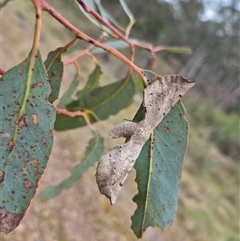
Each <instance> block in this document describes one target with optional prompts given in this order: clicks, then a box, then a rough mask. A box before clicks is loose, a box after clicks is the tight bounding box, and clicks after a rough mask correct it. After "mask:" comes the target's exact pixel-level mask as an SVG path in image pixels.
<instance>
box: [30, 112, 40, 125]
mask: <svg viewBox="0 0 240 241" xmlns="http://www.w3.org/2000/svg"><path fill="white" fill-rule="evenodd" d="M31 117H32V122H33V124H34V125H36V126H38V124H39V120H38V116H37V115H36V114H31Z"/></svg>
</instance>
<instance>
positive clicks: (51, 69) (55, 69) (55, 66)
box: [44, 48, 63, 103]
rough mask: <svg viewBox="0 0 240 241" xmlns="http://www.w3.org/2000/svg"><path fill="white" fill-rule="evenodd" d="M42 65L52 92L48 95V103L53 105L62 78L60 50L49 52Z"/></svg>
mask: <svg viewBox="0 0 240 241" xmlns="http://www.w3.org/2000/svg"><path fill="white" fill-rule="evenodd" d="M44 65H45V67H46V70H47V73H48V79H49V83H50V86H51V89H52V92H51V94H50V95H49V102H50V103H53V102H54V101H55V100H56V99H57V98H58V95H59V91H60V87H61V82H62V77H63V62H62V48H58V49H56V50H55V51H52V52H50V53H49V54H48V57H47V59H46V61H45V62H44Z"/></svg>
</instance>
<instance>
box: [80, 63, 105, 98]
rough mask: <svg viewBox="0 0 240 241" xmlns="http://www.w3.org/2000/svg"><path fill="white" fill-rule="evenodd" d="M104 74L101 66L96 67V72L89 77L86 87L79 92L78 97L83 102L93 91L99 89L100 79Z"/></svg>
mask: <svg viewBox="0 0 240 241" xmlns="http://www.w3.org/2000/svg"><path fill="white" fill-rule="evenodd" d="M101 74H102V71H101V68H100V66H99V65H96V67H95V69H94V71H93V72H92V74H91V75H90V76H89V78H88V81H87V84H86V86H85V87H84V88H83V89H82V90H80V91H78V92H77V94H76V97H77V98H78V99H79V100H82V99H84V98H86V96H87V95H88V94H89V93H90V92H91V91H93V90H94V89H96V88H97V87H99V79H100V76H101Z"/></svg>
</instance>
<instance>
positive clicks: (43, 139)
mask: <svg viewBox="0 0 240 241" xmlns="http://www.w3.org/2000/svg"><path fill="white" fill-rule="evenodd" d="M42 142H43V145H44V146H47V139H46V138H45V137H44V136H43V137H42Z"/></svg>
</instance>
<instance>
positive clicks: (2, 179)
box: [0, 171, 5, 184]
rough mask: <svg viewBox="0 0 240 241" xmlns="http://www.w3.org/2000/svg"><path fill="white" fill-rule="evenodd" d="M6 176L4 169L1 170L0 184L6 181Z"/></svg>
mask: <svg viewBox="0 0 240 241" xmlns="http://www.w3.org/2000/svg"><path fill="white" fill-rule="evenodd" d="M4 176H5V172H4V171H0V184H2V183H3V181H4Z"/></svg>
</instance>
